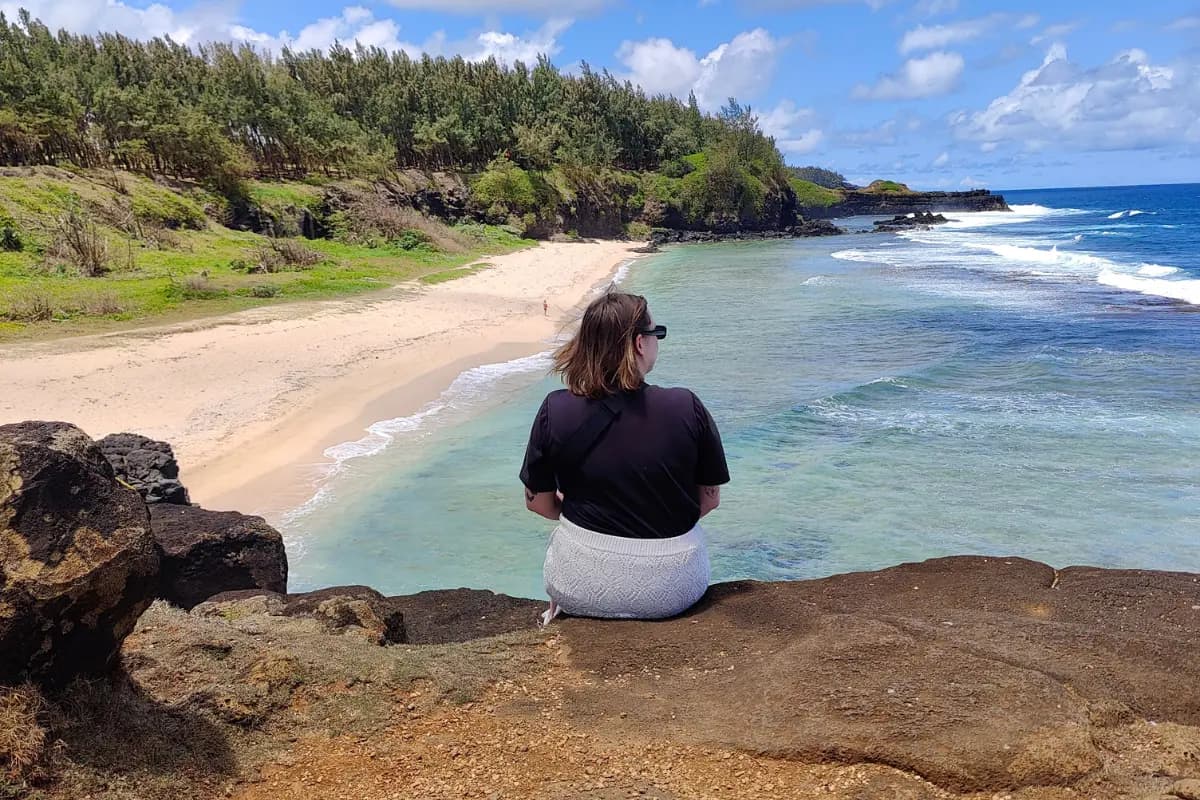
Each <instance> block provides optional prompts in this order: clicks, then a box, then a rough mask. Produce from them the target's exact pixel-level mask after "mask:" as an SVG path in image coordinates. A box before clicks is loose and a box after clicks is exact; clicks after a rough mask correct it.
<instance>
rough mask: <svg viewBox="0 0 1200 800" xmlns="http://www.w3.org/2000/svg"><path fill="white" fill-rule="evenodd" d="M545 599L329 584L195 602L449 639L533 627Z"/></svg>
mask: <svg viewBox="0 0 1200 800" xmlns="http://www.w3.org/2000/svg"><path fill="white" fill-rule="evenodd" d="M543 608H544V604H543V603H539V602H538V601H536V600H526V599H524V598H520V597H510V596H508V595H505V594H497V593H496V592H489V591H486V590H483V589H437V590H431V591H426V592H419V593H417V594H410V595H397V596H394V597H385V596H384V595H382V594H380V593H379V592H377V591H375V590H374V589H371V588H369V587H366V586H333V587H330V588H327V589H319V590H316V591H312V592H302V593H298V594H279V593H275V592H264V591H256V590H249V591H238V592H224V593H222V594H219V595H216V596H214V597H210V598H209V599H208V600H207V601H206V602H204V603H202V604H200V605H198V606H196V607H195V608H194V609H193V613H195V614H198V615H200V616H206V617H223V618H230V617H232V618H241V617H244V616H248V615H251V614H267V615H269V616H283V617H307V618H309V619H315V620H317V621H319V622H320V623H321V624H322V625H324V626H325V628H326V629H327V630H329V631H331V632H335V633H351V634H354V635H358V636H362V637H364V638H366V639H367V640H368V641H371V642H373V643H375V644H379V645H387V644H452V643H455V642H467V641H471V640H473V639H482V638H485V637H488V636H497V635H500V634H504V633H512V632H515V631H522V630H525V631H528V630H533V629H534V628H535V627H536V623H537V617H538V614H539V613H540V612H541V611H542V610H543Z"/></svg>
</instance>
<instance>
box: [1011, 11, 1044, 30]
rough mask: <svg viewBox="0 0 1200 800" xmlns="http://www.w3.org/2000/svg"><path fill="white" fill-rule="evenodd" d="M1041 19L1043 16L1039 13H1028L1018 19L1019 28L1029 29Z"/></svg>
mask: <svg viewBox="0 0 1200 800" xmlns="http://www.w3.org/2000/svg"><path fill="white" fill-rule="evenodd" d="M1041 20H1042V18H1041V17H1039V16H1038V15H1037V14H1026V15H1025V16H1023V17H1021V18H1020V19H1019V20H1017V28H1019V29H1020V30H1028V29H1029V28H1032V27H1033V26H1034V25H1037V24H1038V23H1039V22H1041Z"/></svg>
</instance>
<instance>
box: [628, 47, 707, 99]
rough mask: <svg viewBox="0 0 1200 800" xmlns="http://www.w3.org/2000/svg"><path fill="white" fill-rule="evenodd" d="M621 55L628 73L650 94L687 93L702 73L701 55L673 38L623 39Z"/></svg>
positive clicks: (677, 94) (680, 95)
mask: <svg viewBox="0 0 1200 800" xmlns="http://www.w3.org/2000/svg"><path fill="white" fill-rule="evenodd" d="M617 59H618V60H620V62H621V63H622V64H623V65H624V66H625V69H626V70H627V74H626V77H628V78H629V80H631V81H633V82H634V83H636V84H638V85H639V86H641V87H642V88H643V89H645V90H646V92H647V93H649V94H672V95H675V96H676V97H687V93H688V92H690V91H691V90H692V88H693V87H694V86H695V85H696V80H697V79H698V78H699V77H700V59H698V58H696V54H695V53H694V52H692V51H691V50H688V49H687V48H686V47H676V46H675V43H674V42H672V41H671V40H670V39H662V38H655V39H646V40H644V41H640V42H629V41H626V42H622V43H621V46H620V47H619V48H618V49H617Z"/></svg>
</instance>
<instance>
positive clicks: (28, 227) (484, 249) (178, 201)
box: [0, 168, 533, 342]
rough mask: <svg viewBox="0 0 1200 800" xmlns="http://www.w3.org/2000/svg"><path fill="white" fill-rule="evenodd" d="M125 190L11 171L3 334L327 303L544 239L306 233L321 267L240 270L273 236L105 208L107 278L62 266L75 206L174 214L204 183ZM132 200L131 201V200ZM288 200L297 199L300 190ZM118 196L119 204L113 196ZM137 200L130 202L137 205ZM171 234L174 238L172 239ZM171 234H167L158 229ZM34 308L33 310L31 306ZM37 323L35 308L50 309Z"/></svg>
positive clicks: (5, 174)
mask: <svg viewBox="0 0 1200 800" xmlns="http://www.w3.org/2000/svg"><path fill="white" fill-rule="evenodd" d="M119 177H120V185H121V186H122V187H123V188H124V193H122V192H120V191H118V190H117V189H116V188H115V187H114V186H110V185H108V184H106V183H105V180H108V181H109V183H113V181H112V180H111V178H108V177H107V176H105V175H104V174H98V175H90V174H83V175H74V174H72V173H68V172H64V171H62V170H53V169H42V168H38V169H27V170H16V169H5V170H3V171H0V216H6V217H8V218H11V219H12V220H13V222H14V223H15V225H16V227H17V229H18V231H19V233H20V235H21V239H22V241H23V242H24V243H25V247H24V249H23V250H21V251H19V252H9V251H3V250H0V342H2V341H12V340H24V339H38V338H47V337H57V336H69V335H77V334H84V333H92V332H99V331H108V330H116V329H121V328H128V327H131V326H134V325H142V324H147V323H156V322H171V321H177V320H182V319H190V318H196V317H204V316H213V315H219V314H225V313H229V312H232V311H238V310H242V309H246V308H252V307H255V306H262V305H271V304H276V303H281V302H287V301H290V300H315V299H323V298H330V297H339V296H344V295H351V294H358V293H362V292H369V291H374V290H378V289H382V288H386V287H389V286H392V285H395V284H397V283H400V282H403V281H408V280H415V279H421V278H423V277H425V276H428V277H429V280H428V281H427V282H441V281H442V280H451V279H453V278H456V277H462V276H464V275H468V274H471V273H472V272H474V271H476V270H475V269H462V267H463V265H466V264H470V263H471V262H473V261H477V260H478V259H479V257H480V256H482V255H488V254H493V255H494V254H500V253H505V252H511V251H512V250H517V249H520V248H522V247H527V246H530V245H531V244H533V243H532V242H530V241H529V240H525V239H521V238H519V237H518V236H516V235H514V234H513V233H511V232H509V231H506V230H504V229H501V228H498V227H495V226H485V225H476V224H471V225H462V226H459V227H458V231H459V232H460V233H463V234H465V237H464V238H465V239H466V240H467V241H469V242H470V243H471V245H470V247H469V248H468V249H467V252H463V253H457V254H448V253H444V252H440V251H438V250H435V249H431V248H426V247H421V248H415V249H411V250H405V249H403V248H402V247H400V246H398V245H396V244H386V243H385V244H381V245H379V246H368V245H365V244H348V243H346V242H342V241H337V240H325V239H316V240H311V241H304V242H303V244H304V246H305V247H308V248H310V249H312V250H316V251H318V252H319V253H321V255H322V256H323V257H324V259H323V261H322V262H321V263H319V264H316V265H314V266H312V267H311V268H306V269H299V270H296V271H288V272H277V273H270V274H254V273H250V274H247V273H246V272H240V271H235V270H234V269H233V268H232V263H233V262H235V261H237V260H239V259H240V260H244V261H248V262H251V263H254V262H253V252H254V251H255V250H256V249H257V248H259V247H261V246H263V245H264V244H266V243H268V241H269V240H268V239H267V238H266V237H264V236H260V235H258V234H254V233H247V232H244V231H235V230H231V229H229V228H226V227H224V226H222V225H220V224H218V223H217V222H215V221H212V220H210V219H207V218H203V219H202V220H201V224H202V229H200V230H192V229H187V228H180V229H178V230H171V231H167V232H166V234H163V233H162V232H161V230H158V229H156V231H157V232H155V233H148V234H146V238H145V239H139V238H137V237H136V236H135V235H131V234H126V233H123V232H122V231H120V230H118V229H117V228H114V227H111V226H110V225H108V224H106V223H105V222H104V221H103V220H102V219H101V218H100V217H99V216H96V215H93V218H95V219H96V221H97V223H98V224H99V225H100V228H101V231H102V232H103V234H104V238H105V240H106V242H107V245H108V254H109V266H110V269H111V271H110V272H109V273H108V274H107V275H105V276H103V277H98V278H87V277H82V276H80V275H79V274H78V273H77V272H76V271H75V270H74V269H72V268H70V267H66V266H62V265H59V264H57V263H56V262H58V261H61V259H50V258H48V257H47V256H46V255H45V250H46V249H47V248H49V247H50V245H51V244H52V242H53V239H54V237H55V233H54V231H55V226H56V219H57V218H58V217H59V216H60V215H61V214H62V213H63V212H64V211H65V210H66V209H67V208H70V207H73V206H74V207H80V206H81V205H82V206H83V207H84V208H97V207H101V206H104V207H110V206H113V205H114V204H119V203H122V202H126V203H128V202H129V200H130V198H133V199H136V198H138V197H146V198H150V199H151V201H156V202H155V204H154V206H153V207H154V208H156V209H166V210H167V211H168V213H175V212H178V211H179V210H180V209H184V212H185V213H186V212H187V211H190V210H191V208H193V207H195V208H199V207H200V206H199V205H198V204H197V203H196V201H195V199H194V198H196V197H198V196H200V190H194V191H193V190H192V189H191V188H190V187H186V186H184V187H180V190H179V191H178V192H176V191H175V190H174V189H173V188H166V187H163V186H160V185H156V184H154V183H153V182H152V181H150V180H148V179H147V178H144V177H142V176H138V175H133V174H128V173H122V174H121V175H120V176H119ZM253 191H254V192H257V193H258V195H259V197H262V198H269V199H270V200H271V201H272V202H283V201H284V199H285V198H292V199H294V198H310V199H311V198H314V197H315V198H319V197H320V193H321V190H320V189H319V188H317V187H313V186H309V185H305V184H298V183H295V184H293V183H289V184H277V185H275V184H256V185H254V187H253ZM123 198H124V199H123ZM286 202H291V200H290V199H288V200H287V201H286ZM106 204H107V205H106ZM126 207H127V206H126ZM164 235H165V237H166V238H162V237H163V236H164ZM155 237H159V238H155ZM31 309H32V310H34V311H33V313H32V314H31V311H30V310H31ZM46 309H49V310H50V311H49V314H48V316H50V319H49V320H41V319H38V320H33V319H31V316H37V317H41V316H47V314H46V313H45V310H46Z"/></svg>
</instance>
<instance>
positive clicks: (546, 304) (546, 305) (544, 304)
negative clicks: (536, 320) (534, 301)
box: [542, 300, 550, 317]
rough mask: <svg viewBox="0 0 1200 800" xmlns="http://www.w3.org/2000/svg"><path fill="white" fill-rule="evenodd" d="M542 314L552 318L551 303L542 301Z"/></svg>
mask: <svg viewBox="0 0 1200 800" xmlns="http://www.w3.org/2000/svg"><path fill="white" fill-rule="evenodd" d="M542 314H544V315H545V316H547V317H548V316H550V303H549V302H548V301H546V300H543V301H542Z"/></svg>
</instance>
